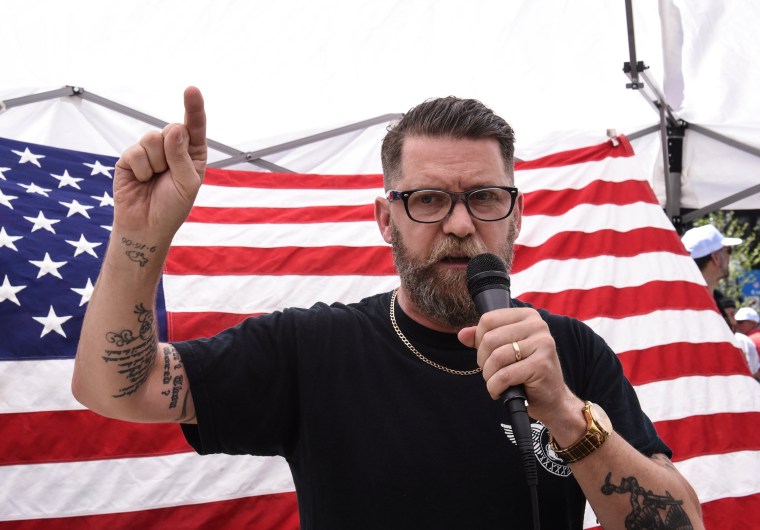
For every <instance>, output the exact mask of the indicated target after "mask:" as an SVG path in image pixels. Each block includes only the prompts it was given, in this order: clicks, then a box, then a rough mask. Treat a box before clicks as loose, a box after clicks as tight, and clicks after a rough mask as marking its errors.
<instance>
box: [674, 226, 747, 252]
mask: <svg viewBox="0 0 760 530" xmlns="http://www.w3.org/2000/svg"><path fill="white" fill-rule="evenodd" d="M681 241H682V242H683V246H685V247H686V250H688V251H689V253H690V254H691V257H692V258H693V259H697V258H703V257H705V256H708V255H710V254H712V253H713V252H717V251H718V250H720V249H722V248H723V247H733V246H736V245H738V244H739V243H741V242H742V240H741V239H739V238H738V237H726V236H724V235H723V234H721V233H720V230H718V229H717V228H715V227H714V226H713V225H702V226H697V227H696V228H692V229H691V230H687V231H686V233H685V234H684V235H683V237H682V238H681Z"/></svg>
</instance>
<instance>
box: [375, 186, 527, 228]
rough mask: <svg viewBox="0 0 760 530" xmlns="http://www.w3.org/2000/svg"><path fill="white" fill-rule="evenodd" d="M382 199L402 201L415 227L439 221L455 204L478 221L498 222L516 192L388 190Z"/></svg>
mask: <svg viewBox="0 0 760 530" xmlns="http://www.w3.org/2000/svg"><path fill="white" fill-rule="evenodd" d="M386 198H387V199H388V200H389V201H390V202H393V201H398V200H402V201H404V208H405V209H406V215H408V216H409V219H411V220H412V221H416V222H418V223H437V222H439V221H443V220H444V219H445V218H446V217H448V216H449V215H451V212H453V211H454V206H456V203H457V201H460V200H461V201H462V202H464V205H465V207H466V208H467V211H468V212H469V214H470V215H471V216H472V217H474V218H475V219H479V220H481V221H499V220H501V219H504V218H506V217H509V214H511V213H512V210H513V209H514V207H515V201H516V200H517V188H514V187H511V186H487V187H483V188H475V189H473V190H470V191H465V192H461V193H455V192H451V191H444V190H427V189H422V190H407V191H397V190H390V191H389V192H388V195H387V196H386Z"/></svg>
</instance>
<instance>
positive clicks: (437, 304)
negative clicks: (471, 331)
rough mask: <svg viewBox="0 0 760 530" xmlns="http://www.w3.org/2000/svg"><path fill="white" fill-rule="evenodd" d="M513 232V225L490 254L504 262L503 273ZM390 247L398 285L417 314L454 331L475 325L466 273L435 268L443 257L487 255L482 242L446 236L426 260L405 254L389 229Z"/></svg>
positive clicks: (511, 248) (400, 240)
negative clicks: (421, 313)
mask: <svg viewBox="0 0 760 530" xmlns="http://www.w3.org/2000/svg"><path fill="white" fill-rule="evenodd" d="M515 232H516V230H514V225H513V229H512V230H510V231H509V235H508V236H507V238H506V240H505V241H504V245H503V247H502V248H500V249H498V250H497V251H496V252H494V254H496V255H497V256H499V257H501V258H502V259H503V260H504V261H505V262H506V264H507V271H509V270H510V269H511V267H512V257H513V253H514V242H515V237H516V236H515ZM391 244H392V246H393V262H394V264H395V265H396V270H397V271H398V274H399V276H400V277H401V285H402V286H403V287H404V289H405V290H406V292H407V294H408V295H409V298H410V299H411V301H412V302H413V303H414V305H415V306H417V308H418V309H419V310H420V311H422V312H423V313H424V314H425V315H427V316H428V317H429V318H430V319H432V320H433V321H435V322H437V323H438V324H441V325H443V326H446V327H450V328H454V329H461V328H463V327H467V326H474V325H475V324H477V323H478V320H480V315H479V314H478V312H477V310H476V309H475V304H474V303H473V301H472V297H471V296H470V293H469V290H468V289H467V272H466V271H465V270H463V269H458V270H452V269H445V270H441V268H440V267H438V266H437V265H438V262H439V261H440V260H441V259H442V258H444V257H446V256H467V257H470V258H473V257H475V256H477V255H478V254H482V253H484V252H487V251H488V250H487V249H486V248H485V247H484V246H483V244H482V243H480V242H478V241H477V240H475V239H474V238H472V237H467V238H465V239H461V238H459V237H457V236H454V235H447V236H444V238H443V239H441V240H440V241H438V242H437V243H436V244H435V245H434V246H433V248H432V249H431V251H430V255H429V256H428V257H427V259H417V258H414V257H412V256H411V254H410V253H409V249H408V248H407V247H406V245H405V244H404V241H403V238H402V237H401V234H400V233H399V232H398V230H397V229H396V227H395V226H391Z"/></svg>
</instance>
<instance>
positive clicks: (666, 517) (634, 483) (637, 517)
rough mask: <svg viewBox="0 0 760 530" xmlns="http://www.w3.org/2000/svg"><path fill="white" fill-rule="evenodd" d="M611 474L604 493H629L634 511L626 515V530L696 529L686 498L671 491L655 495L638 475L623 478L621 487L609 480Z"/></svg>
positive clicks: (607, 479) (604, 486) (605, 484)
mask: <svg viewBox="0 0 760 530" xmlns="http://www.w3.org/2000/svg"><path fill="white" fill-rule="evenodd" d="M611 476H612V473H608V474H607V477H606V478H605V479H604V485H603V486H602V490H601V491H602V493H603V494H605V495H612V494H613V493H627V494H628V495H629V496H630V502H631V508H632V511H631V513H630V514H628V516H627V517H626V518H625V528H626V529H627V530H648V529H666V528H675V529H679V530H691V529H693V528H694V527H693V526H692V524H691V521H690V520H689V516H688V515H686V512H685V511H684V509H683V501H679V500H676V499H674V498H673V496H672V495H671V494H670V492H668V491H666V492H665V495H656V494H655V493H654V492H652V491H651V490H646V489H644V488H643V487H641V486H639V482H638V480H636V477H625V478H623V479H621V481H620V485H619V486H615V485H614V484H612V483H611V482H610V478H611Z"/></svg>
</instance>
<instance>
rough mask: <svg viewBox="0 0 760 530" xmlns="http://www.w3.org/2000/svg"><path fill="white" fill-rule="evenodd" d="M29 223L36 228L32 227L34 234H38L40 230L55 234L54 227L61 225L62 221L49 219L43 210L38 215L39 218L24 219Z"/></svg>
mask: <svg viewBox="0 0 760 530" xmlns="http://www.w3.org/2000/svg"><path fill="white" fill-rule="evenodd" d="M24 219H26V220H27V221H29V222H30V223H34V226H33V227H32V232H36V231H37V230H39V229H40V228H44V229H45V230H47V231H48V232H52V233H54V234H55V229H54V228H53V225H54V224H55V223H60V222H61V221H60V219H48V218H47V217H45V214H43V213H42V210H40V213H38V214H37V217H26V216H25V217H24Z"/></svg>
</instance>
